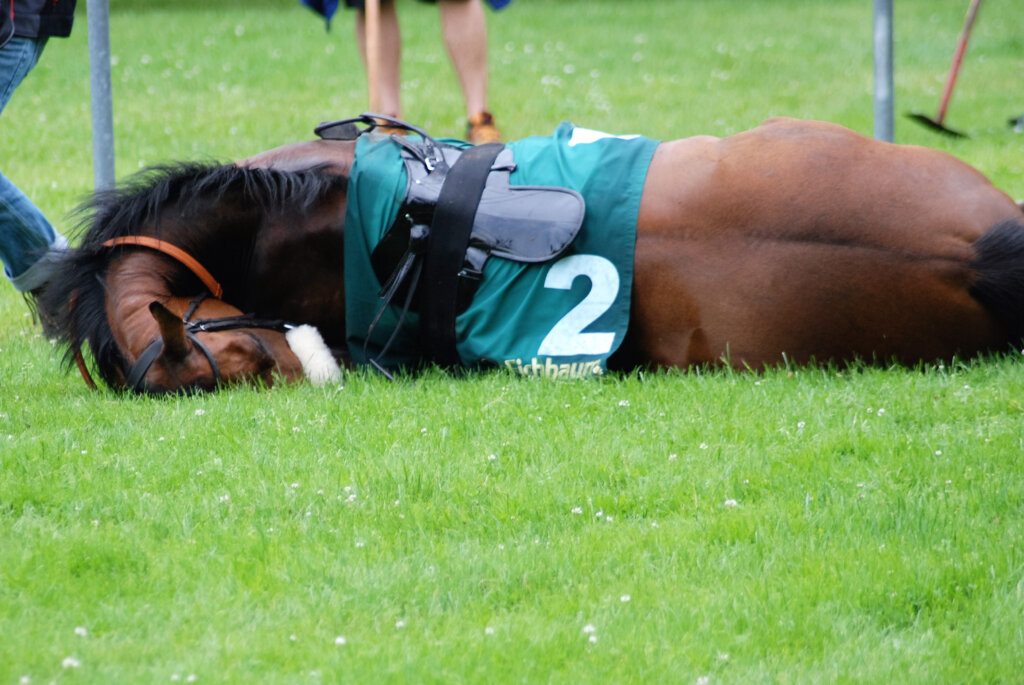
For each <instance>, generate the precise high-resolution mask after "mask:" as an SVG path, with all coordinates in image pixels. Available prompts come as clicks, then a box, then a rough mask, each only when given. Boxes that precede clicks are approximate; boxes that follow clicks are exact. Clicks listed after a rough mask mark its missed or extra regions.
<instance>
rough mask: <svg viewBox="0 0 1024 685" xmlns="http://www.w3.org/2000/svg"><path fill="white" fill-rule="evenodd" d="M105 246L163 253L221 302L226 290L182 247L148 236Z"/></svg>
mask: <svg viewBox="0 0 1024 685" xmlns="http://www.w3.org/2000/svg"><path fill="white" fill-rule="evenodd" d="M103 244H104V245H105V246H107V247H117V246H118V245H137V246H139V247H148V248H150V249H151V250H156V251H157V252H162V253H163V254H165V255H167V256H168V257H173V258H174V259H176V260H178V261H179V262H181V263H182V264H183V265H184V266H185V267H186V268H187V269H188V270H189V271H191V272H192V273H194V274H195V275H196V278H198V279H199V280H200V281H202V282H203V285H205V286H206V287H207V288H208V289H209V290H210V294H211V295H213V297H214V298H216V299H218V300H219V299H220V298H221V296H222V295H223V294H224V288H222V287H221V285H220V283H218V282H217V279H216V278H214V277H213V274H211V273H210V272H209V271H207V270H206V267H204V266H203V265H202V264H200V263H199V262H198V260H196V258H195V257H193V256H192V255H190V254H189V253H188V252H185V251H184V250H183V249H181V248H180V247H178V246H176V245H172V244H171V243H168V242H167V241H164V240H160V239H159V238H151V237H150V236H147V235H126V236H121V237H120V238H112V239H110V240H108V241H106V242H105V243H103Z"/></svg>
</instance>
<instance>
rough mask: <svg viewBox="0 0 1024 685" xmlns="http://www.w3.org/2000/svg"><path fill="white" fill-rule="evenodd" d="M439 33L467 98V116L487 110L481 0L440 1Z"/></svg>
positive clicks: (485, 33) (485, 59) (484, 21)
mask: <svg viewBox="0 0 1024 685" xmlns="http://www.w3.org/2000/svg"><path fill="white" fill-rule="evenodd" d="M438 10H439V11H440V14H441V33H442V36H443V38H444V45H445V48H446V49H447V50H448V57H449V58H450V59H451V62H452V66H453V67H455V74H456V75H457V76H458V79H459V86H460V87H461V88H462V95H463V97H464V99H465V101H466V117H467V118H468V117H472V116H473V115H474V114H477V113H479V112H483V111H485V110H486V109H487V22H486V18H485V17H484V8H483V5H481V4H480V0H441V1H440V2H438Z"/></svg>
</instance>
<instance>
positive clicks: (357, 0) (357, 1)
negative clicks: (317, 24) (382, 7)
mask: <svg viewBox="0 0 1024 685" xmlns="http://www.w3.org/2000/svg"><path fill="white" fill-rule="evenodd" d="M386 2H391V0H381V4H384V3H386ZM420 2H429V3H431V4H437V0H420ZM345 7H348V8H349V9H353V10H361V9H363V7H365V5H364V4H363V0H345Z"/></svg>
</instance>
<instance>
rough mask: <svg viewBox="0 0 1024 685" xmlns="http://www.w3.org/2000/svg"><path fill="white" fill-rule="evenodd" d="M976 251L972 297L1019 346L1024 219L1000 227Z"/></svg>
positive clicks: (1023, 332)
mask: <svg viewBox="0 0 1024 685" xmlns="http://www.w3.org/2000/svg"><path fill="white" fill-rule="evenodd" d="M974 249H975V253H976V257H975V258H974V260H973V261H972V262H971V268H972V269H973V270H974V272H975V274H976V278H975V280H974V283H973V284H971V295H972V296H973V297H974V298H975V299H976V300H978V302H980V303H981V304H982V305H983V306H984V307H985V309H986V310H988V312H989V313H990V314H991V315H992V316H993V317H994V318H995V320H996V321H997V322H998V323H999V325H1000V326H1002V327H1003V329H1004V330H1005V331H1006V333H1007V335H1008V336H1009V339H1010V343H1011V344H1013V345H1017V344H1019V343H1020V342H1021V341H1022V340H1024V218H1022V219H1013V220H1010V221H1004V222H1002V223H1000V224H996V225H995V226H993V227H992V228H991V229H989V231H988V232H987V233H985V235H983V236H981V237H980V238H978V239H977V240H976V241H974Z"/></svg>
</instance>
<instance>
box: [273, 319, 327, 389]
mask: <svg viewBox="0 0 1024 685" xmlns="http://www.w3.org/2000/svg"><path fill="white" fill-rule="evenodd" d="M284 337H285V338H286V339H287V340H288V346H289V347H291V348H292V352H294V353H295V356H296V357H298V358H299V361H300V362H302V370H303V371H304V372H305V374H306V378H308V379H309V381H310V382H311V383H314V384H316V385H321V384H323V383H337V382H338V381H340V380H341V367H339V366H338V362H336V361H335V360H334V355H333V354H331V351H330V350H329V349H328V348H327V345H326V344H325V343H324V339H323V337H321V335H320V331H318V330H317V329H316V327H315V326H307V325H302V326H296V327H295V328H292V329H291V330H289V331H288V332H286V333H285V334H284Z"/></svg>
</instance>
